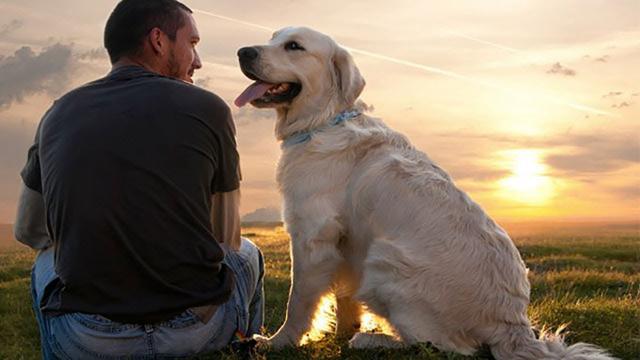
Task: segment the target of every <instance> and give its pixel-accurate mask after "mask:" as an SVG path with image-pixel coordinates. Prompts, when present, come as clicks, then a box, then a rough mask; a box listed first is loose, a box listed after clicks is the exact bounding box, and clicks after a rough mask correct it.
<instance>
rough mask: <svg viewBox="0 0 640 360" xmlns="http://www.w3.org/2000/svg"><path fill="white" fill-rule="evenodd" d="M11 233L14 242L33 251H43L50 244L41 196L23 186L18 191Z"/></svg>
mask: <svg viewBox="0 0 640 360" xmlns="http://www.w3.org/2000/svg"><path fill="white" fill-rule="evenodd" d="M13 233H14V235H15V237H16V240H18V241H20V242H21V243H23V244H25V245H27V246H30V247H32V248H34V249H45V248H47V247H49V246H51V244H52V241H51V238H50V237H49V233H48V232H47V225H46V218H45V212H44V199H43V198H42V194H40V193H39V192H37V191H34V190H31V189H29V188H28V187H27V186H26V185H24V184H22V190H21V191H20V199H19V200H18V212H17V214H16V222H15V224H14V225H13Z"/></svg>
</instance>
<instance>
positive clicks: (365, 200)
mask: <svg viewBox="0 0 640 360" xmlns="http://www.w3.org/2000/svg"><path fill="white" fill-rule="evenodd" d="M291 41H296V42H297V44H298V45H299V46H301V47H302V48H303V49H304V50H300V49H295V50H291V49H287V46H286V44H287V43H290V42H291ZM254 48H255V49H256V50H257V51H258V53H259V56H258V57H257V58H256V59H255V61H254V62H252V63H251V64H247V63H246V62H245V63H243V64H242V68H243V71H245V73H250V74H251V77H253V78H258V79H260V80H263V81H264V82H268V83H273V84H277V83H282V82H290V83H291V82H295V83H298V84H301V85H302V90H301V92H300V94H299V95H298V96H296V97H295V98H294V99H293V100H291V101H286V102H282V103H270V104H265V103H259V102H253V104H254V105H256V106H260V107H273V108H275V109H276V111H277V114H278V119H277V125H276V137H277V138H278V139H280V140H283V139H286V138H288V137H289V136H291V135H293V134H295V133H297V132H300V131H309V130H312V131H313V130H314V129H315V133H314V135H313V137H312V139H311V140H310V141H308V142H306V143H302V144H298V145H293V146H290V147H285V148H284V149H283V153H282V157H281V159H280V163H279V166H278V173H277V180H278V184H279V187H280V191H281V192H282V194H283V196H284V219H285V222H286V226H287V230H288V231H289V233H290V235H291V256H292V283H291V290H290V294H289V302H288V305H287V317H286V320H285V322H284V324H283V325H282V327H281V328H280V329H279V330H278V332H277V333H276V334H275V335H274V336H273V337H271V338H269V339H262V340H263V341H265V342H266V343H267V344H270V345H271V346H273V347H282V346H286V345H297V344H298V343H299V341H300V340H301V337H302V335H303V334H304V333H305V332H306V331H307V330H308V328H309V327H310V324H311V319H312V316H313V314H314V310H315V308H316V305H317V304H318V301H319V299H320V298H321V296H322V295H323V294H325V293H326V292H327V291H329V290H330V289H332V288H339V289H341V291H340V292H339V293H338V294H336V296H337V299H338V301H337V306H338V309H337V317H338V320H337V322H338V326H337V327H338V332H339V333H341V334H347V335H349V336H350V335H352V334H354V333H355V329H357V325H358V319H359V315H360V304H361V303H364V304H366V306H367V307H368V308H369V309H370V310H371V311H373V312H375V313H376V314H378V315H379V316H382V317H384V318H386V319H387V320H388V322H389V323H390V324H391V325H392V326H393V327H394V329H395V331H396V333H397V335H398V336H397V337H392V336H389V335H384V334H369V333H355V334H354V335H353V337H352V339H351V341H350V344H351V346H353V347H356V348H366V347H375V346H387V347H395V346H403V345H405V344H414V343H416V342H426V341H428V342H431V343H433V344H434V345H436V346H437V347H438V348H440V349H443V350H450V351H456V352H459V353H462V354H471V353H473V352H474V351H475V349H476V348H477V347H478V346H479V345H481V344H488V345H489V346H490V347H491V351H492V353H493V355H494V356H495V357H496V358H497V359H510V360H511V359H576V360H577V359H584V360H587V359H610V357H609V356H607V354H606V352H604V351H603V350H601V349H599V348H597V347H595V346H592V345H588V344H576V345H573V346H570V347H567V346H565V345H564V343H563V342H562V339H561V338H560V337H558V336H551V335H542V336H541V337H539V338H536V336H535V335H534V332H533V331H532V329H531V324H530V322H529V320H528V318H527V312H526V311H527V305H528V304H529V290H530V285H529V282H528V280H527V269H526V268H525V264H524V263H523V261H522V259H521V257H520V254H519V253H518V251H517V249H516V247H515V246H514V244H513V242H512V241H511V239H510V238H509V236H508V235H507V234H506V233H505V231H504V230H503V229H502V228H501V227H500V226H498V225H497V224H496V223H495V222H494V221H493V220H491V218H489V217H488V216H487V214H486V213H485V212H484V211H483V210H482V208H480V206H478V204H476V203H475V202H474V201H473V200H471V199H470V198H469V196H467V195H466V194H465V193H464V192H463V191H461V190H460V189H458V188H457V187H456V186H455V184H454V183H453V181H452V180H451V178H450V177H449V175H447V173H446V172H444V171H443V170H442V169H441V168H440V167H438V166H437V165H436V164H434V163H433V161H431V160H430V159H429V157H427V155H425V154H424V153H423V152H421V151H419V150H417V149H416V148H414V147H413V146H412V145H411V144H410V143H409V141H408V140H407V138H406V137H405V136H403V135H402V134H400V133H398V132H396V131H394V130H392V129H390V128H389V127H387V126H386V125H385V124H384V123H383V122H382V121H381V120H380V119H376V118H372V117H370V116H367V115H365V114H363V115H360V116H357V117H356V118H354V119H351V120H348V121H346V122H345V123H343V124H340V125H338V126H334V127H327V126H326V125H327V123H328V122H329V121H330V120H331V119H332V118H333V117H334V116H335V115H336V114H338V113H340V112H341V111H343V110H346V109H353V108H354V107H355V108H358V107H359V108H361V109H362V110H364V109H363V107H364V105H363V104H362V103H361V102H358V101H356V99H357V98H358V96H359V95H360V93H361V91H362V89H363V87H364V80H363V79H362V77H361V76H360V72H359V71H358V69H357V68H356V66H355V64H354V62H353V60H352V58H351V56H350V55H349V54H348V53H347V51H345V50H344V49H343V48H341V47H339V46H338V45H337V44H336V43H335V42H334V41H333V40H332V39H330V38H329V37H327V36H325V35H323V34H320V33H318V32H315V31H313V30H310V29H307V28H285V29H283V30H281V31H279V32H277V33H275V34H274V37H273V38H272V39H271V41H270V43H269V44H268V45H265V46H256V47H254Z"/></svg>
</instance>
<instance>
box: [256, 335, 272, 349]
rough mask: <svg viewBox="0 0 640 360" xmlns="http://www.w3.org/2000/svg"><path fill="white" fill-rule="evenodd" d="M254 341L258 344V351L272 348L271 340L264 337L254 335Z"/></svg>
mask: <svg viewBox="0 0 640 360" xmlns="http://www.w3.org/2000/svg"><path fill="white" fill-rule="evenodd" d="M252 339H253V340H254V341H255V342H256V344H255V349H256V350H258V351H266V350H269V348H271V342H270V341H269V338H268V337H266V336H262V335H253V337H252Z"/></svg>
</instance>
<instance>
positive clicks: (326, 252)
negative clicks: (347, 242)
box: [268, 219, 342, 348]
mask: <svg viewBox="0 0 640 360" xmlns="http://www.w3.org/2000/svg"><path fill="white" fill-rule="evenodd" d="M316 224H318V223H317V220H316ZM307 225H308V224H307ZM291 228H292V230H293V231H292V232H291V261H292V268H291V289H290V291H289V301H288V303H287V315H286V319H285V321H284V324H282V326H281V327H280V329H279V330H278V331H277V332H276V333H275V335H273V337H271V338H270V339H269V340H268V343H269V344H270V345H271V346H272V347H274V348H280V347H283V346H288V345H292V346H295V345H298V344H299V343H300V340H301V339H302V336H303V335H304V334H305V333H306V332H307V331H308V330H309V327H310V326H311V321H312V317H313V315H314V313H315V310H316V308H317V305H318V302H319V300H320V298H321V296H322V295H323V294H325V293H326V292H327V291H328V290H329V288H330V286H331V284H332V282H333V279H334V276H335V273H336V271H337V268H338V266H339V264H340V263H341V261H342V257H341V256H340V253H339V251H338V249H337V244H338V240H339V237H340V225H339V223H338V222H337V221H336V220H334V219H328V220H326V221H324V222H323V223H322V224H320V226H317V225H316V227H315V229H313V228H311V229H310V227H309V226H302V227H300V226H296V225H293V226H291ZM297 229H300V230H304V231H296V230H297ZM309 230H311V231H309ZM314 230H315V231H314Z"/></svg>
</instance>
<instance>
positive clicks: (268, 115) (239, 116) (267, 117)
mask: <svg viewBox="0 0 640 360" xmlns="http://www.w3.org/2000/svg"><path fill="white" fill-rule="evenodd" d="M275 118H276V114H275V113H274V111H273V110H271V109H263V110H260V109H256V108H254V107H253V106H243V107H241V108H239V109H238V110H237V111H236V112H234V113H233V119H234V121H235V123H236V125H237V126H247V125H250V124H253V123H255V122H258V121H269V122H273V121H274V120H275Z"/></svg>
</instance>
